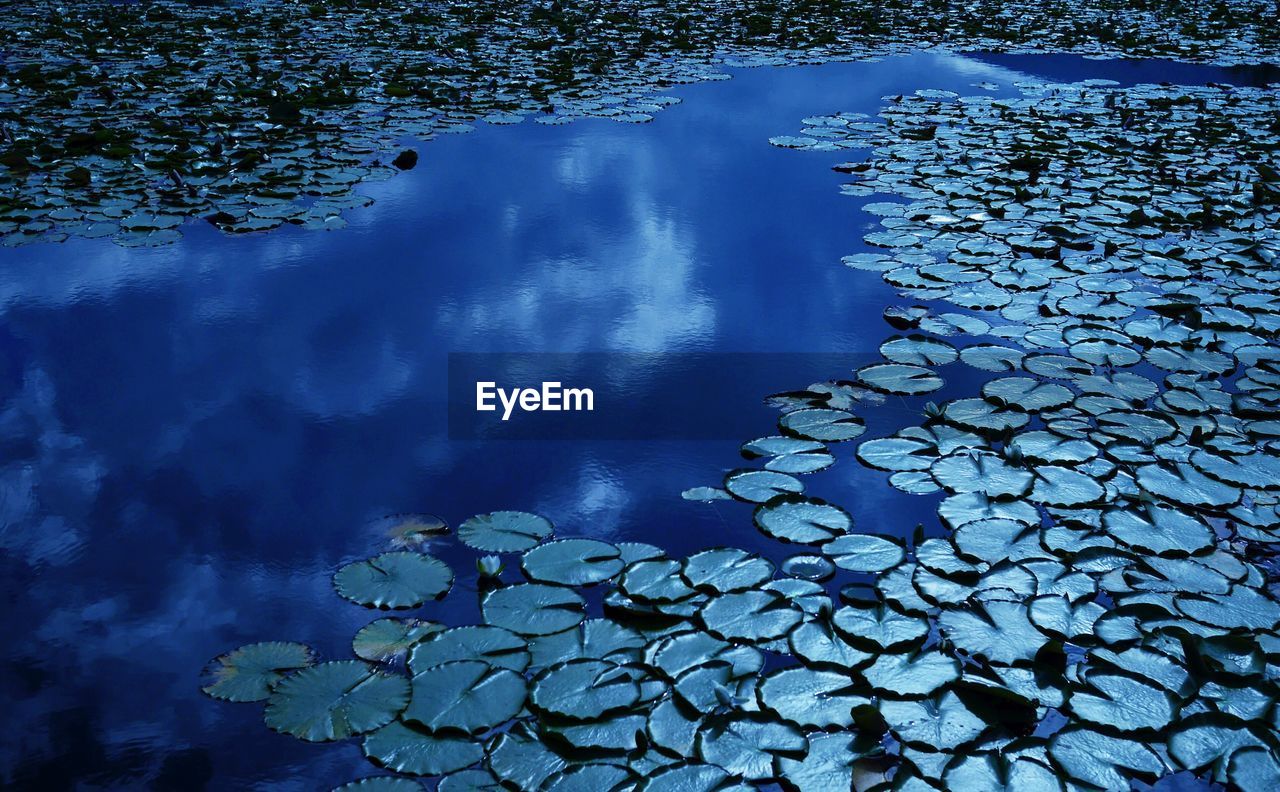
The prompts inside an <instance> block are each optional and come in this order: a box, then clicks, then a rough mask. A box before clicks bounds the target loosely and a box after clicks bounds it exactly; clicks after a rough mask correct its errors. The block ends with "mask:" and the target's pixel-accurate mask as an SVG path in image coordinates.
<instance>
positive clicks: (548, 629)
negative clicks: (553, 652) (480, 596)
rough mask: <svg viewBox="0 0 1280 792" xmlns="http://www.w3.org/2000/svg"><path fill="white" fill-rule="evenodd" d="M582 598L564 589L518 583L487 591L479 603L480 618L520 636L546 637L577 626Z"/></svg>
mask: <svg viewBox="0 0 1280 792" xmlns="http://www.w3.org/2000/svg"><path fill="white" fill-rule="evenodd" d="M584 607H585V606H584V604H583V601H582V598H581V597H579V596H578V595H577V594H575V593H573V592H572V591H569V590H568V589H563V588H559V587H557V586H546V585H543V584H541V583H521V584H519V585H516V586H511V587H509V588H501V589H498V590H496V591H491V592H489V593H488V594H487V595H486V596H485V598H484V600H483V602H482V603H481V610H482V611H483V612H484V619H485V621H486V622H488V623H489V624H491V625H493V626H494V627H502V628H504V629H507V630H510V631H511V632H514V633H518V634H520V635H550V634H552V633H558V632H564V631H565V630H568V629H571V628H573V627H576V626H578V624H579V623H581V622H582V619H583V618H584Z"/></svg>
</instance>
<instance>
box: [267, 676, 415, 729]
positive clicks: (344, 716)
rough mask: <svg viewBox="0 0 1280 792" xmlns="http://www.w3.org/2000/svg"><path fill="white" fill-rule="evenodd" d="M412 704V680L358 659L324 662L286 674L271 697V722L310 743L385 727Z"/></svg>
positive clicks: (269, 717) (269, 702)
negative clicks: (384, 671)
mask: <svg viewBox="0 0 1280 792" xmlns="http://www.w3.org/2000/svg"><path fill="white" fill-rule="evenodd" d="M408 703H409V681H408V680H407V679H405V678H404V677H400V676H391V675H389V674H384V673H382V672H380V671H377V670H374V668H373V667H371V666H370V665H369V664H368V663H365V662H362V661H359V660H343V661H337V662H329V663H321V664H319V665H315V666H310V667H308V668H304V669H303V670H301V671H298V672H297V673H295V674H292V675H291V676H288V677H285V678H284V679H282V680H280V682H279V683H277V684H276V686H275V688H274V689H273V690H272V693H271V697H270V698H269V699H267V708H266V715H265V717H266V722H267V725H268V726H270V727H271V728H272V729H274V730H275V731H278V732H283V733H285V734H291V735H293V736H294V737H297V738H298V739H301V740H307V741H309V742H324V741H329V740H341V739H344V738H346V737H350V736H352V735H356V734H364V733H365V732H369V731H373V730H374V729H377V728H379V727H381V726H385V725H386V724H388V723H390V722H391V721H392V720H394V719H395V717H396V715H398V714H399V713H400V711H401V710H403V709H404V708H405V705H407V704H408Z"/></svg>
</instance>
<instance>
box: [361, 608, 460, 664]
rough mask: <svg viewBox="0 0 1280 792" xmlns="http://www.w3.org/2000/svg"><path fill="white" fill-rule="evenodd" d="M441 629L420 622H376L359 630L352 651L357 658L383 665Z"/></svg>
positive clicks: (431, 623)
mask: <svg viewBox="0 0 1280 792" xmlns="http://www.w3.org/2000/svg"><path fill="white" fill-rule="evenodd" d="M444 629H445V628H444V626H443V625H440V624H436V623H435V622H429V621H424V620H422V619H394V618H392V619H377V620H376V621H372V622H369V623H368V624H366V625H365V626H364V627H361V628H360V631H359V632H358V633H356V637H355V638H354V639H352V642H351V648H352V651H354V652H355V654H356V657H359V658H361V659H364V660H369V661H372V662H376V663H383V662H386V661H388V660H391V659H392V658H395V657H398V656H400V655H403V654H406V653H407V652H408V651H409V650H410V649H412V648H413V647H414V646H415V645H416V644H417V643H418V642H419V641H421V640H423V639H424V638H426V637H428V636H430V635H435V634H436V633H438V632H441V631H442V630H444Z"/></svg>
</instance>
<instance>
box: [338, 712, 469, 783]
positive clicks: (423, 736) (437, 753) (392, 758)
mask: <svg viewBox="0 0 1280 792" xmlns="http://www.w3.org/2000/svg"><path fill="white" fill-rule="evenodd" d="M363 749H364V755H365V756H366V757H368V758H369V760H370V761H372V762H373V763H374V764H376V765H378V766H379V767H385V768H387V769H388V770H394V771H396V772H397V773H410V774H412V775H424V776H434V775H443V774H445V773H452V772H454V771H455V770H461V769H462V768H464V767H469V766H471V765H473V764H475V763H476V762H478V761H480V760H481V759H482V758H483V757H484V748H483V747H482V746H481V745H479V744H478V743H475V742H472V741H471V739H469V738H467V737H457V736H451V735H435V734H430V733H428V732H426V731H423V730H421V729H416V728H414V727H412V726H410V725H408V724H406V723H403V722H401V721H395V722H393V723H390V724H388V725H386V726H383V727H382V728H381V729H378V730H377V731H375V732H373V733H372V734H370V735H368V736H366V737H365V738H364V745H363Z"/></svg>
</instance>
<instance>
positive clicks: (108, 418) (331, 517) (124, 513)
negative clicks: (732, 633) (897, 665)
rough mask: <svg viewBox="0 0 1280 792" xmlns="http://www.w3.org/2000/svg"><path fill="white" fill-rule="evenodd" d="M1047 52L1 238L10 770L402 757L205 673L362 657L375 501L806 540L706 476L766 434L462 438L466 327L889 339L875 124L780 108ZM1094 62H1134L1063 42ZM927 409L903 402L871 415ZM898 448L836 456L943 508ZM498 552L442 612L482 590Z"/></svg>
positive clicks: (488, 135)
mask: <svg viewBox="0 0 1280 792" xmlns="http://www.w3.org/2000/svg"><path fill="white" fill-rule="evenodd" d="M1034 63H1035V62H1033V61H1018V62H1017V63H1016V64H1011V65H1015V66H1016V68H1019V69H1023V70H1026V71H1024V72H1015V71H1012V70H1010V69H1009V68H1006V67H1005V65H1002V64H1003V62H1000V61H996V62H984V61H981V60H976V59H966V58H960V57H956V56H949V55H943V54H922V55H916V56H910V57H903V58H894V59H890V60H886V61H883V62H879V63H857V64H829V65H825V66H807V67H793V68H785V69H758V70H742V71H736V72H735V77H734V79H733V80H731V81H728V82H718V83H709V84H703V85H694V86H687V87H684V88H681V89H680V90H679V91H677V92H676V94H677V95H678V96H680V97H682V98H683V99H684V103H683V104H681V105H680V106H678V107H675V108H672V109H670V110H667V111H665V112H663V113H661V114H659V115H658V116H657V118H656V120H655V121H654V122H652V123H651V124H647V125H642V126H632V125H623V124H616V123H613V122H608V121H603V120H592V121H580V122H577V123H574V124H572V125H570V126H567V127H546V126H541V125H537V124H532V123H526V124H522V125H520V126H519V127H515V128H495V127H482V128H480V129H478V130H477V131H476V132H474V133H472V134H469V135H461V136H445V137H443V138H441V139H439V140H436V141H434V142H431V143H430V144H428V145H426V146H420V151H421V154H422V159H421V161H420V163H419V165H418V167H417V168H416V169H415V170H413V171H410V172H408V173H405V174H402V175H400V176H397V177H396V178H394V179H391V180H388V181H385V182H379V183H374V184H369V185H366V186H364V187H363V188H362V191H363V192H365V193H366V194H368V195H370V196H372V197H374V198H375V199H376V203H375V204H374V205H373V206H372V207H370V208H368V209H364V210H356V211H353V212H351V213H349V214H348V220H349V222H350V225H349V227H348V228H346V229H344V230H342V231H337V232H327V233H321V232H307V231H301V230H296V229H291V228H286V229H283V230H280V231H278V232H272V233H270V234H267V235H262V236H252V235H251V236H246V237H227V236H223V235H220V234H219V233H218V232H216V231H214V230H213V229H212V228H211V227H208V226H206V225H203V224H196V225H193V226H190V227H189V229H188V232H187V234H186V236H185V237H184V239H183V240H182V242H181V243H179V244H177V245H174V246H171V247H166V248H161V249H156V250H139V249H130V250H126V249H123V248H119V247H116V246H113V245H112V244H110V243H107V242H103V241H101V240H94V241H90V240H73V241H69V242H67V243H64V244H61V245H56V246H37V247H28V248H20V249H14V250H3V251H0V315H2V319H0V459H2V460H3V466H0V524H2V525H3V526H4V527H3V529H2V531H0V575H2V577H0V579H3V581H4V582H3V583H2V584H0V586H3V592H4V601H5V603H6V607H5V609H4V615H3V617H2V618H3V626H4V634H5V635H6V636H7V637H8V640H7V641H6V642H5V646H4V647H3V649H0V653H3V657H4V663H3V666H0V668H3V671H2V673H0V690H2V691H3V694H4V698H5V700H6V701H8V702H11V703H10V705H9V707H10V710H9V717H10V718H11V719H12V721H13V722H16V723H22V724H24V725H25V728H24V729H20V730H12V729H11V730H9V732H8V733H7V735H6V741H5V744H4V745H3V747H0V781H4V782H6V783H9V784H13V785H15V786H27V787H32V788H44V789H49V788H61V787H63V786H67V785H69V784H70V783H71V782H72V781H81V782H84V783H88V784H92V785H95V786H105V787H121V788H130V787H137V786H140V785H143V784H150V785H152V786H155V787H158V788H165V787H166V786H167V787H168V788H175V789H196V788H200V787H201V786H202V785H208V786H209V787H210V788H218V789H245V788H253V787H255V786H270V787H271V788H273V789H280V788H284V789H289V788H297V789H314V788H318V787H320V786H323V785H325V784H329V783H339V782H342V781H345V780H347V779H349V778H353V777H356V776H359V775H364V774H367V773H368V769H369V768H368V766H367V765H366V764H365V762H364V761H363V759H362V758H361V757H360V754H359V749H358V746H356V745H355V744H344V745H340V746H312V745H304V744H300V743H298V742H296V741H294V740H293V739H291V738H288V737H282V736H279V735H276V734H273V733H270V732H268V731H267V730H266V729H265V728H264V727H262V725H261V723H260V720H259V719H260V708H259V707H257V706H254V705H246V706H230V705H223V704H217V703H213V702H210V701H207V700H206V699H204V698H203V697H202V696H201V695H200V694H199V692H198V689H197V675H198V673H199V670H200V668H201V667H202V666H203V664H204V663H205V662H206V661H207V660H208V659H209V658H210V657H213V656H214V655H216V654H219V653H221V652H223V651H226V650H228V649H230V648H233V647H235V646H238V645H240V644H242V643H248V642H252V641H257V640H266V639H289V640H301V641H305V642H308V643H310V644H311V645H313V646H315V647H317V648H318V649H319V650H320V651H321V653H322V654H323V655H325V656H327V657H342V656H347V655H348V654H349V648H348V646H347V641H349V639H350V636H351V635H352V634H353V633H354V631H355V630H356V629H357V628H358V627H359V626H361V625H362V624H364V623H366V622H368V621H370V620H371V619H373V618H375V616H376V614H373V613H370V612H366V611H363V610H361V609H359V608H356V607H354V606H351V605H348V604H346V603H344V602H343V601H341V600H340V599H338V598H337V597H336V596H335V595H334V594H333V593H332V590H331V588H330V583H329V576H330V574H331V572H332V571H333V569H335V568H336V567H337V566H338V565H339V564H341V563H342V562H344V561H346V560H350V559H354V558H358V557H364V556H366V555H368V554H369V553H371V552H374V551H376V550H377V549H379V548H380V547H381V545H382V537H381V536H380V535H378V534H377V533H375V532H374V531H372V529H370V528H368V527H367V526H368V525H369V524H370V522H371V521H373V520H375V519H376V518H378V517H381V516H383V515H386V514H391V513H399V512H413V511H426V512H434V513H437V514H440V515H442V516H443V517H444V518H445V519H446V520H448V521H449V522H450V523H452V524H454V525H456V524H457V523H458V522H460V521H461V520H463V519H465V518H466V517H468V516H470V515H471V514H474V513H478V512H484V511H491V510H494V509H501V508H514V509H525V510H530V511H537V512H540V513H542V514H545V515H546V516H547V517H549V518H551V519H552V520H553V521H554V522H555V523H556V525H557V527H558V532H559V533H561V534H562V535H590V536H598V537H603V538H608V539H626V540H638V541H648V542H652V543H655V544H658V545H661V546H663V547H664V548H666V549H668V550H669V551H670V552H672V553H680V554H683V553H688V552H691V551H693V550H696V549H699V548H702V547H708V546H715V545H721V544H734V545H737V546H741V547H745V548H748V549H752V550H757V551H760V552H767V553H768V554H770V555H774V556H776V555H777V553H778V547H777V545H776V544H773V543H766V542H764V541H761V540H758V539H757V535H756V532H755V530H754V529H753V528H752V526H751V522H750V508H749V507H747V506H745V505H742V504H720V505H715V506H708V505H702V504H693V503H688V502H685V501H682V500H681V499H680V497H679V493H680V491H681V490H683V489H684V488H686V487H690V486H695V485H700V484H718V483H719V480H720V478H721V477H722V476H723V474H724V473H725V472H726V471H727V470H729V469H732V468H733V467H736V466H737V464H738V463H739V459H738V457H737V443H736V442H723V441H717V442H696V443H695V442H668V441H664V442H652V443H644V442H636V441H630V442H594V443H591V442H572V443H568V442H563V443H550V442H548V443H528V442H525V443H498V444H494V443H490V444H484V443H478V442H468V443H461V442H453V443H451V442H449V441H447V439H446V437H445V432H446V426H445V405H444V401H443V399H444V393H445V388H444V383H443V377H444V376H445V370H446V356H447V354H448V352H450V351H472V352H480V351H502V352H515V351H545V352H577V351H606V350H624V351H643V352H674V351H717V352H719V351H724V352H748V351H750V352H756V351H759V352H767V351H774V352H868V351H870V350H874V349H875V347H876V345H877V344H878V343H879V342H880V341H881V340H882V339H883V338H884V337H885V336H886V335H888V334H889V333H890V332H891V331H890V329H889V328H888V326H887V325H884V324H883V323H882V322H881V320H880V319H879V316H880V313H881V310H882V308H883V307H884V306H885V305H886V304H887V303H889V302H891V301H892V297H893V295H892V292H891V291H890V290H889V289H888V287H886V286H885V285H884V284H883V283H882V282H881V281H880V279H879V278H878V277H876V276H874V275H871V274H868V273H857V272H853V271H851V270H849V269H847V268H845V267H842V266H840V264H839V259H840V257H841V256H843V255H846V254H849V253H854V252H857V251H858V250H860V249H862V244H861V241H860V239H861V236H862V234H863V233H865V231H866V230H868V229H869V228H870V227H871V224H872V222H873V221H874V219H875V218H871V217H869V216H866V215H862V214H860V212H859V206H860V201H858V200H855V199H851V198H847V197H841V196H840V195H839V193H838V189H837V188H838V185H839V183H840V177H839V174H836V173H833V172H832V171H831V170H830V168H829V166H830V165H832V164H834V163H836V162H839V161H841V160H844V159H850V158H856V156H858V155H857V153H856V152H850V153H847V154H822V153H811V152H810V153H798V152H793V151H785V150H781V149H777V148H773V147H771V146H769V145H768V144H767V142H766V141H767V139H768V138H769V137H770V136H772V135H776V134H790V133H793V132H794V131H795V130H796V129H798V128H799V120H800V119H801V118H803V117H805V116H809V115H815V114H822V113H828V112H835V111H861V112H866V113H870V114H874V113H875V112H876V110H877V109H878V107H879V105H880V98H881V97H882V96H884V95H888V94H897V93H903V92H910V91H913V90H916V89H918V88H941V89H949V90H954V91H958V92H962V93H978V92H981V91H983V90H986V89H983V88H979V87H976V85H975V84H977V83H986V82H990V83H994V84H995V85H996V86H997V87H996V89H995V91H994V92H995V93H1006V94H1007V93H1011V92H1012V90H1013V89H1012V83H1013V82H1014V81H1017V80H1022V79H1026V78H1027V72H1028V71H1033V70H1034V68H1035V66H1034ZM1064 68H1065V69H1067V70H1068V72H1074V76H1077V77H1109V76H1113V75H1112V74H1111V73H1109V72H1108V71H1107V70H1108V68H1111V65H1109V64H1106V63H1102V62H1097V61H1086V60H1083V59H1075V60H1074V61H1069V62H1066V65H1064V62H1063V61H1061V60H1060V59H1059V60H1054V61H1052V71H1053V72H1054V76H1055V77H1062V76H1064V75H1063V74H1059V73H1058V72H1060V71H1061V70H1062V69H1064ZM1121 71H1123V69H1121ZM1126 74H1128V72H1124V73H1123V74H1117V75H1116V76H1118V77H1119V78H1121V79H1129V78H1127V77H1125V75H1126ZM1134 79H1140V78H1134ZM1183 79H1195V80H1197V81H1205V80H1227V79H1230V75H1225V74H1220V73H1219V72H1218V71H1217V70H1213V69H1207V68H1201V69H1198V70H1197V71H1196V72H1195V74H1194V75H1188V76H1185V77H1184V78H1183ZM843 374H845V372H830V373H829V374H828V376H833V377H836V376H841V375H843ZM805 384H807V383H805V382H795V381H779V382H778V383H777V387H776V390H786V389H793V388H796V387H800V386H803V385H805ZM962 384H963V383H962ZM764 395H765V393H750V394H744V396H743V401H742V403H741V404H739V405H732V406H729V407H727V409H741V410H744V411H755V412H757V413H758V414H759V433H760V434H762V435H763V434H770V433H771V429H772V424H773V418H774V416H775V413H774V412H773V411H772V410H769V409H767V408H765V407H764V406H763V405H761V404H760V399H761V397H763V396H764ZM914 410H915V406H914V405H907V404H905V403H902V402H890V403H888V404H886V405H885V406H884V407H883V408H882V409H880V410H877V411H876V412H875V413H874V414H872V415H871V417H870V423H871V431H872V432H887V431H891V430H892V429H894V428H896V427H897V426H898V425H899V424H900V423H901V422H902V420H903V416H904V414H907V413H912V412H913V411H914ZM747 439H750V438H747V437H743V438H741V440H747ZM850 451H851V450H850V449H839V451H838V454H839V456H841V457H842V458H847V457H849V456H850ZM881 481H882V477H881V476H880V475H879V474H875V473H872V472H870V471H866V470H864V469H863V468H861V467H860V466H858V465H857V464H856V463H849V462H845V463H844V464H840V465H837V466H836V467H835V468H833V469H832V470H831V471H830V472H827V473H823V474H819V475H817V476H814V477H811V478H810V479H809V480H808V481H807V483H808V484H809V487H810V491H811V493H813V494H815V495H818V496H821V497H827V498H829V499H831V500H835V501H838V502H840V503H842V504H844V505H846V506H848V507H850V508H851V510H852V511H853V513H854V516H855V519H856V520H858V521H859V522H861V523H862V524H864V525H867V526H871V527H873V528H874V529H875V530H878V531H888V532H896V533H906V532H909V531H910V530H911V529H912V528H913V527H914V525H915V524H916V523H917V522H919V521H922V520H924V519H925V516H926V515H928V514H929V513H931V510H932V503H931V502H930V501H928V500H926V499H919V500H912V499H909V498H907V497H906V496H902V495H899V494H897V493H895V492H893V491H892V490H888V489H887V488H886V487H884V486H882V485H881ZM441 552H442V553H444V556H445V558H446V560H453V561H454V562H455V563H454V565H455V567H459V568H461V565H462V563H463V562H465V561H466V559H451V558H450V557H449V553H448V552H446V551H444V550H442V551H441ZM469 577H470V576H469V575H466V574H464V575H462V579H461V580H460V583H459V590H458V591H457V592H456V593H455V595H454V596H452V597H451V598H450V600H449V601H448V603H447V604H446V605H441V606H432V607H430V608H428V609H427V611H426V612H425V613H424V614H423V615H424V616H426V617H427V618H433V619H438V620H441V621H446V622H453V623H457V622H465V621H468V620H470V619H472V618H474V615H475V596H474V591H473V589H470V588H469V586H470V580H469Z"/></svg>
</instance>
